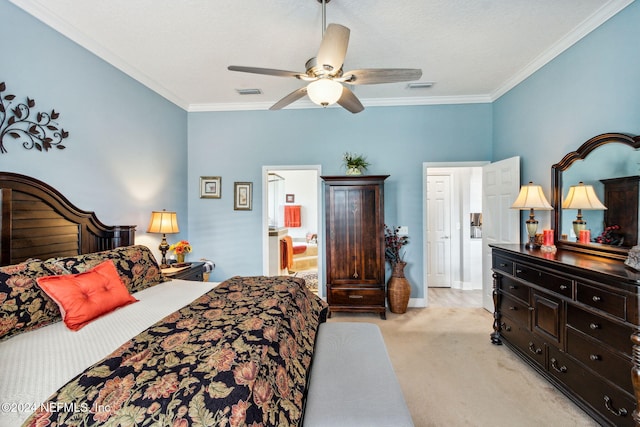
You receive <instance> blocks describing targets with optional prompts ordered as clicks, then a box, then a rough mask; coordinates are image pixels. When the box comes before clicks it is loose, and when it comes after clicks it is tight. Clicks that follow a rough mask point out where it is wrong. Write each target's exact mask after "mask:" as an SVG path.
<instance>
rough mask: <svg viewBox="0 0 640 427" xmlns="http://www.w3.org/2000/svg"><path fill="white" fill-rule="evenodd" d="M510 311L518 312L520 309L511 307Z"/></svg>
mask: <svg viewBox="0 0 640 427" xmlns="http://www.w3.org/2000/svg"><path fill="white" fill-rule="evenodd" d="M509 310H511V311H518V307H514V306H510V307H509Z"/></svg>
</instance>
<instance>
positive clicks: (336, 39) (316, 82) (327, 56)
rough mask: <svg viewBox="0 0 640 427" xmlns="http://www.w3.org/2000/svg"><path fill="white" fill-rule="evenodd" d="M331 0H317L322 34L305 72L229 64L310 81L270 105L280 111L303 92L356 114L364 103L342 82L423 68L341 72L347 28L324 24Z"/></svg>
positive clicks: (400, 75)
mask: <svg viewBox="0 0 640 427" xmlns="http://www.w3.org/2000/svg"><path fill="white" fill-rule="evenodd" d="M329 1H330V0H318V2H319V3H322V29H323V36H322V42H321V44H320V49H319V50H318V55H317V56H316V57H315V58H311V59H309V60H308V61H307V63H306V64H305V69H306V71H305V72H296V71H286V70H277V69H272V68H260V67H245V66H240V65H230V66H229V67H227V68H228V69H229V70H230V71H241V72H244V73H254V74H266V75H269V76H276V77H295V78H296V79H299V80H303V81H305V82H309V84H308V85H307V86H305V87H301V88H300V89H296V90H294V91H293V92H291V93H290V94H288V95H287V96H285V97H284V98H282V99H281V100H280V101H278V102H276V103H275V104H274V105H272V106H271V108H269V109H270V110H280V109H282V108H284V107H286V106H287V105H289V104H291V103H292V102H294V101H297V100H298V99H300V98H302V97H303V96H304V95H305V94H306V95H309V98H310V99H311V100H312V101H313V102H314V103H316V104H318V105H321V106H323V107H326V106H328V105H332V104H335V103H338V104H339V105H341V106H342V107H343V108H345V109H346V110H348V111H350V112H352V113H354V114H355V113H359V112H360V111H362V110H364V106H363V105H362V103H361V102H360V100H359V99H358V98H357V97H356V95H355V94H354V93H353V92H352V91H351V89H349V88H348V87H347V86H345V85H344V84H343V83H347V84H351V85H372V84H380V83H397V82H408V81H413V80H418V79H419V78H420V77H421V76H422V70H420V69H414V68H364V69H360V70H352V71H349V72H346V73H345V72H343V70H342V66H343V65H344V58H345V56H346V54H347V47H348V45H349V33H350V30H349V28H347V27H345V26H343V25H339V24H329V25H328V26H327V25H326V24H325V22H326V18H325V17H326V10H325V8H326V4H327V3H329Z"/></svg>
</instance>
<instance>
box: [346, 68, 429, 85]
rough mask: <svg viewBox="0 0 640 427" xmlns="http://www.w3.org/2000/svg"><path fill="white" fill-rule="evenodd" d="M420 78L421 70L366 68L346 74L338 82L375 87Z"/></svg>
mask: <svg viewBox="0 0 640 427" xmlns="http://www.w3.org/2000/svg"><path fill="white" fill-rule="evenodd" d="M420 77H422V70H421V69H419V68H368V69H367V68H365V69H362V70H353V71H349V72H348V73H344V75H343V76H342V77H341V78H340V79H338V80H339V81H344V82H345V83H349V84H352V85H375V84H380V83H397V82H410V81H413V80H418V79H419V78H420Z"/></svg>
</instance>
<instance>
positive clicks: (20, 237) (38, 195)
mask: <svg viewBox="0 0 640 427" xmlns="http://www.w3.org/2000/svg"><path fill="white" fill-rule="evenodd" d="M0 202H1V203H2V210H1V211H0V266H2V265H10V264H16V263H19V262H21V261H24V260H26V259H28V258H40V259H47V258H51V257H58V256H74V255H80V254H86V253H91V252H98V251H102V250H107V249H113V248H115V247H118V246H128V245H133V244H134V237H135V230H136V226H135V225H121V226H108V225H104V224H103V223H102V222H100V221H99V220H98V218H97V217H96V215H95V213H94V212H89V211H83V210H81V209H78V208H77V207H76V206H74V205H73V204H72V203H71V202H69V200H67V198H66V197H64V196H63V195H62V194H61V193H60V192H58V190H56V189H55V188H53V187H51V186H49V185H48V184H45V183H44V182H42V181H39V180H37V179H35V178H31V177H28V176H24V175H20V174H16V173H11V172H0Z"/></svg>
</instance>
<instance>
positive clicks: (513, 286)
mask: <svg viewBox="0 0 640 427" xmlns="http://www.w3.org/2000/svg"><path fill="white" fill-rule="evenodd" d="M509 289H518V287H517V286H515V285H510V286H509Z"/></svg>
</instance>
